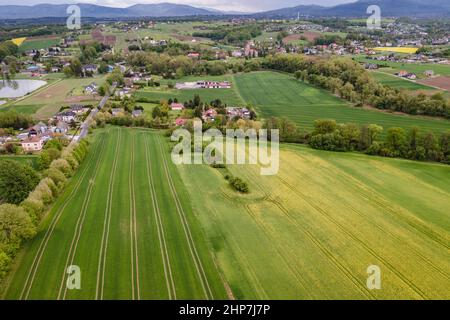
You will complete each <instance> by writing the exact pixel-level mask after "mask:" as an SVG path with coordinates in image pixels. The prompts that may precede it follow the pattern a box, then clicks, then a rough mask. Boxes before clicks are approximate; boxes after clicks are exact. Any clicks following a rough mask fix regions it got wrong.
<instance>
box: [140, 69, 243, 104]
mask: <svg viewBox="0 0 450 320" xmlns="http://www.w3.org/2000/svg"><path fill="white" fill-rule="evenodd" d="M197 80H214V81H229V82H231V83H232V88H231V89H195V90H177V89H172V90H171V89H168V88H167V87H166V86H165V84H166V82H164V84H163V86H162V87H160V88H152V87H149V88H145V89H143V90H140V91H138V92H136V94H135V97H136V98H146V99H150V100H152V101H155V102H157V101H160V100H163V99H165V100H168V99H174V98H177V99H178V101H179V102H182V103H183V102H185V101H189V100H192V99H193V98H194V95H196V94H198V95H200V98H201V99H202V101H204V102H207V103H209V102H211V101H213V100H215V99H220V100H222V102H224V103H227V104H228V105H230V106H239V105H243V104H244V101H243V100H242V99H241V97H240V96H239V93H238V91H237V89H236V83H235V81H234V78H233V77H232V76H230V75H225V76H197V77H185V78H183V79H181V80H177V81H176V82H188V81H197ZM172 82H173V83H175V81H172Z"/></svg>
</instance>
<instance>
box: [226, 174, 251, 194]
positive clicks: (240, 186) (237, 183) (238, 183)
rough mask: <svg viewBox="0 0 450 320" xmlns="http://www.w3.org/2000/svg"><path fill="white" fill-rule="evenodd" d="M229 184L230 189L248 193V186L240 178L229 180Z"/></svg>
mask: <svg viewBox="0 0 450 320" xmlns="http://www.w3.org/2000/svg"><path fill="white" fill-rule="evenodd" d="M229 183H230V185H231V187H232V188H233V189H234V190H236V191H238V192H241V193H248V192H249V188H248V184H247V183H246V182H244V181H243V180H242V179H241V178H237V177H235V178H232V179H230V180H229Z"/></svg>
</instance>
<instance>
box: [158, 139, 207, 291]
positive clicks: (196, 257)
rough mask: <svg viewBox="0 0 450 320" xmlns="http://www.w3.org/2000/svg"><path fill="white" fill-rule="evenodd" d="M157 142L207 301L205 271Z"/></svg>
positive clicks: (164, 156)
mask: <svg viewBox="0 0 450 320" xmlns="http://www.w3.org/2000/svg"><path fill="white" fill-rule="evenodd" d="M158 142H159V147H160V151H161V155H162V160H163V161H162V163H163V167H164V171H165V173H166V177H167V182H168V184H169V188H170V190H171V193H172V196H173V198H174V202H175V206H176V208H177V212H178V215H179V217H180V220H181V224H182V226H183V230H184V234H185V236H186V241H187V244H188V247H189V250H190V252H191V256H192V259H193V261H194V265H195V267H196V269H197V273H198V275H199V278H200V283H201V285H202V287H203V291H204V293H205V296H206V298H207V299H208V300H209V299H213V298H214V297H213V294H212V291H211V288H210V286H209V283H208V278H207V277H206V273H205V270H204V268H203V265H202V262H201V260H200V257H199V255H198V253H197V249H196V247H195V242H194V240H193V237H192V233H191V230H190V228H189V223H188V221H187V219H186V213H185V212H184V210H183V207H182V205H181V202H180V199H179V198H178V194H177V191H176V189H175V186H174V184H173V180H172V176H171V175H170V172H169V169H168V165H167V160H166V155H165V151H164V149H163V147H162V143H161V138H160V137H159V136H158Z"/></svg>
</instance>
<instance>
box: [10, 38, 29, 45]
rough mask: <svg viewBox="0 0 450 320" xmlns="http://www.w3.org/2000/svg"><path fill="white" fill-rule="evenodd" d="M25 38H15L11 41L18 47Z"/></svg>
mask: <svg viewBox="0 0 450 320" xmlns="http://www.w3.org/2000/svg"><path fill="white" fill-rule="evenodd" d="M26 39H27V38H15V39H12V40H11V41H12V42H13V43H14V44H15V45H16V46H18V47H20V46H21V45H22V43H23V42H24V41H25V40H26Z"/></svg>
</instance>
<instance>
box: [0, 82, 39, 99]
mask: <svg viewBox="0 0 450 320" xmlns="http://www.w3.org/2000/svg"><path fill="white" fill-rule="evenodd" d="M46 84H47V82H45V81H42V80H12V81H3V80H0V98H20V97H23V96H25V95H26V94H28V93H30V92H33V91H34V90H37V89H39V88H41V87H43V86H45V85H46Z"/></svg>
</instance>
